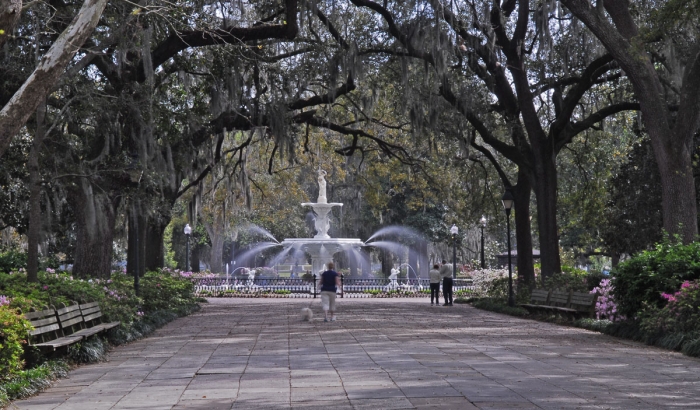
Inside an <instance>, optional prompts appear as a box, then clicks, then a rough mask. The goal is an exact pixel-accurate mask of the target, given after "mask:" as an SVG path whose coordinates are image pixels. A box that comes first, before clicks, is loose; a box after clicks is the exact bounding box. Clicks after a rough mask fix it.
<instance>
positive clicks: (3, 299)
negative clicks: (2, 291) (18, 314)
mask: <svg viewBox="0 0 700 410" xmlns="http://www.w3.org/2000/svg"><path fill="white" fill-rule="evenodd" d="M9 305H10V298H8V297H7V296H5V295H0V306H9Z"/></svg>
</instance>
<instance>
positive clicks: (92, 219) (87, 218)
mask: <svg viewBox="0 0 700 410" xmlns="http://www.w3.org/2000/svg"><path fill="white" fill-rule="evenodd" d="M77 185H78V186H77V187H74V188H73V189H72V194H71V195H70V201H71V205H72V207H73V210H74V214H75V215H76V223H75V225H76V248H75V261H74V264H73V275H74V276H76V277H79V278H88V277H99V278H108V277H109V276H110V273H111V269H112V242H113V237H114V224H115V222H116V218H115V211H114V210H115V209H116V207H117V206H118V205H119V199H110V198H107V197H104V196H100V195H95V194H94V193H93V191H92V186H91V185H90V182H89V181H87V180H86V179H84V178H81V179H80V180H79V181H78V182H77Z"/></svg>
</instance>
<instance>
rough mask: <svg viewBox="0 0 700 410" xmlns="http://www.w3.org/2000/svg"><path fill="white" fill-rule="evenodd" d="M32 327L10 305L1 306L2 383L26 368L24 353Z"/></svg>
mask: <svg viewBox="0 0 700 410" xmlns="http://www.w3.org/2000/svg"><path fill="white" fill-rule="evenodd" d="M30 328H31V325H30V324H29V321H27V320H26V319H24V318H23V317H22V316H21V315H20V314H19V312H17V310H16V309H13V308H10V307H9V304H7V303H6V304H3V305H0V381H2V379H6V378H9V377H11V376H13V375H15V374H17V373H18V372H19V371H20V370H22V368H23V367H24V361H23V360H22V352H23V351H24V345H25V344H26V338H27V332H29V329H30Z"/></svg>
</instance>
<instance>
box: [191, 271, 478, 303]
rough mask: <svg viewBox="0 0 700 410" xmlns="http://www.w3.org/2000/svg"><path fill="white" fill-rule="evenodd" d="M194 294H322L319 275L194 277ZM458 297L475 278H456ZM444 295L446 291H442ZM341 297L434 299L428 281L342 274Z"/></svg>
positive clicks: (219, 295) (305, 296)
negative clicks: (243, 277)
mask: <svg viewBox="0 0 700 410" xmlns="http://www.w3.org/2000/svg"><path fill="white" fill-rule="evenodd" d="M192 282H193V285H194V292H195V294H196V295H199V296H203V297H288V298H315V297H317V296H318V295H319V293H320V290H319V288H320V283H319V279H318V277H317V276H316V275H313V276H312V279H310V280H306V279H302V278H255V279H253V280H249V279H235V278H231V277H229V278H226V277H201V278H192ZM452 291H453V293H454V296H455V297H460V296H468V295H470V294H471V293H472V292H473V291H474V285H473V283H472V280H471V279H454V284H453V287H452ZM441 292H442V289H441ZM338 296H339V297H341V298H344V297H348V298H372V297H430V280H428V279H396V280H392V279H386V278H362V277H360V278H356V277H345V276H344V275H341V286H340V288H339V289H338Z"/></svg>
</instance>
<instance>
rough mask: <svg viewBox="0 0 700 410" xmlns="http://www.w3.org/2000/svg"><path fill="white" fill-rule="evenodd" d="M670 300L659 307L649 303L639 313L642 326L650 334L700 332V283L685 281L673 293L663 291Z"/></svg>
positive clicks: (665, 297)
mask: <svg viewBox="0 0 700 410" xmlns="http://www.w3.org/2000/svg"><path fill="white" fill-rule="evenodd" d="M662 297H663V298H664V299H665V300H667V301H668V303H667V304H666V306H664V307H663V308H658V307H657V306H654V305H648V306H647V307H646V308H644V309H642V311H641V312H640V313H639V319H640V327H641V328H642V330H644V331H645V332H647V333H649V334H662V333H663V334H674V333H675V334H692V333H699V334H700V283H698V282H689V281H685V282H683V284H682V285H681V288H680V289H679V290H678V291H677V292H675V293H673V294H668V293H663V294H662Z"/></svg>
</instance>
